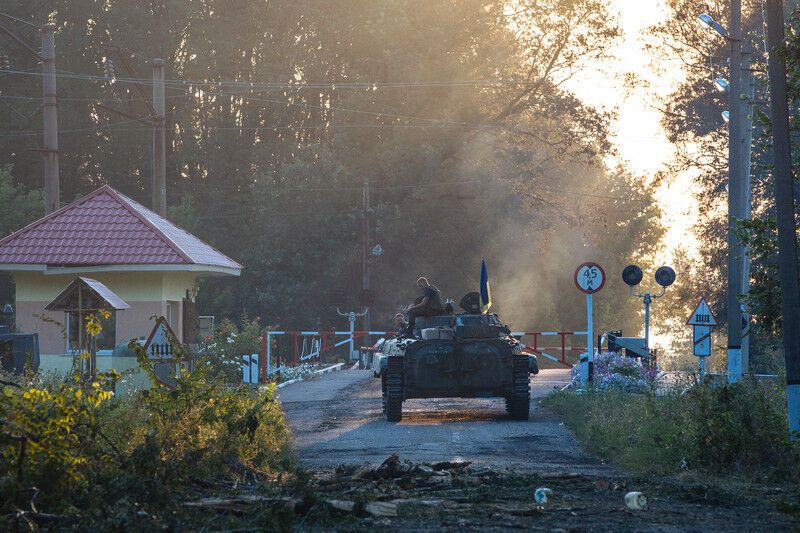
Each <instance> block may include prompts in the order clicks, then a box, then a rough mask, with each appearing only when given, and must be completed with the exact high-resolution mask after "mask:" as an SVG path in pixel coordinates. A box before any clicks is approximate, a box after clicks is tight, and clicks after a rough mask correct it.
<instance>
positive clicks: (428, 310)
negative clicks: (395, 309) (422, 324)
mask: <svg viewBox="0 0 800 533" xmlns="http://www.w3.org/2000/svg"><path fill="white" fill-rule="evenodd" d="M417 287H419V288H420V291H421V292H422V294H421V295H420V297H419V298H417V299H416V300H415V301H414V304H413V305H409V306H408V307H406V315H407V316H408V327H407V328H406V336H408V337H413V336H414V323H415V322H416V320H417V317H418V316H436V315H439V314H441V313H442V312H444V303H443V301H442V293H441V292H439V289H437V288H436V287H434V286H433V285H431V284H430V282H428V279H427V278H425V277H420V278H419V279H417Z"/></svg>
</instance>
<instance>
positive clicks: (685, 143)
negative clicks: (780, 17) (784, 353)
mask: <svg viewBox="0 0 800 533" xmlns="http://www.w3.org/2000/svg"><path fill="white" fill-rule="evenodd" d="M668 4H669V8H670V12H671V16H670V18H669V19H668V20H666V21H665V22H664V23H663V24H660V25H659V26H657V27H655V28H653V32H654V34H655V35H656V36H658V37H659V38H661V39H662V40H663V42H665V43H667V44H668V45H669V46H670V49H671V50H673V51H674V53H675V54H676V55H677V56H678V57H679V58H680V60H681V63H682V64H683V65H684V72H685V74H686V78H685V80H684V81H683V83H681V85H680V86H679V87H678V89H677V90H676V91H675V92H674V93H673V94H671V95H670V97H669V99H668V101H666V102H664V120H663V124H664V127H665V128H666V130H667V132H668V133H669V135H670V139H671V140H672V141H673V142H675V143H676V146H677V147H678V152H677V154H678V157H677V158H676V160H675V161H674V162H673V164H672V165H671V168H670V169H669V171H668V172H667V173H668V174H671V175H675V174H677V173H681V172H689V173H691V174H692V175H694V176H697V178H696V183H697V184H698V186H697V189H696V190H695V194H696V197H697V203H698V206H699V209H700V220H699V221H698V222H697V225H696V227H695V232H696V234H697V236H698V238H699V240H700V246H699V258H697V260H688V259H687V260H684V261H682V262H681V263H682V264H681V265H680V267H681V272H684V273H685V275H686V276H687V277H689V278H690V279H691V283H689V284H679V285H678V287H677V290H676V291H673V294H672V295H671V298H670V300H671V303H672V305H673V306H675V308H676V309H679V312H677V313H676V314H679V315H680V316H688V313H689V312H690V311H691V309H690V308H689V307H688V306H691V305H692V304H693V303H694V302H695V301H696V300H697V297H698V296H699V295H703V296H705V297H706V298H707V299H708V301H709V303H710V304H711V305H712V307H713V310H714V312H715V314H716V316H717V318H718V319H721V320H722V321H724V319H725V316H726V290H727V287H726V282H725V280H726V278H725V276H726V271H727V263H726V261H727V241H726V238H727V221H728V219H727V216H726V213H727V192H726V191H727V188H726V186H727V164H728V157H727V138H728V132H727V127H726V124H725V123H724V121H723V119H722V117H721V116H720V114H721V112H722V111H723V110H725V109H726V108H727V106H728V98H727V94H726V93H720V92H718V91H716V90H715V89H714V88H713V85H712V81H713V80H714V79H715V78H718V77H722V78H725V79H729V78H730V76H729V73H728V70H729V69H728V67H727V65H726V59H727V55H728V53H729V47H728V46H727V43H726V42H725V40H724V39H723V38H722V37H720V36H719V35H717V34H716V33H715V32H714V31H712V30H709V29H708V28H706V27H705V26H703V25H702V24H700V23H699V22H698V20H697V15H699V14H700V13H709V14H711V16H712V17H713V18H714V19H715V20H717V21H719V22H720V23H721V24H722V25H723V26H727V25H728V12H727V5H728V4H727V3H717V4H714V5H709V4H708V2H703V1H700V0H670V1H669V2H668ZM742 4H743V5H742V7H743V11H742V17H743V35H744V36H745V38H746V40H747V43H748V44H750V45H751V46H752V50H753V54H752V58H751V64H750V68H751V70H752V74H753V76H754V83H755V85H754V88H753V98H752V99H751V103H752V106H753V108H752V109H753V111H752V116H753V124H754V127H753V143H752V150H753V152H752V163H751V167H750V173H751V181H752V188H751V191H752V198H753V220H752V222H744V221H740V223H739V230H740V234H741V236H742V237H743V239H744V240H745V242H746V243H747V244H748V245H749V246H750V252H751V257H752V266H751V269H752V270H751V288H750V292H749V294H748V295H747V296H746V297H743V298H742V301H743V302H744V303H745V305H746V308H747V311H748V312H749V313H750V314H751V315H752V316H753V327H752V329H751V360H752V368H754V369H755V370H756V371H767V368H769V367H770V366H771V361H772V352H773V350H774V347H775V346H778V345H779V344H780V343H779V338H777V337H778V336H779V335H780V332H781V324H780V313H779V310H780V305H779V287H778V278H777V268H776V264H777V263H776V256H777V235H776V231H775V221H774V210H773V209H772V207H771V206H772V205H773V202H772V195H773V188H772V179H773V177H772V139H771V134H772V132H771V128H770V124H769V90H768V85H767V82H768V75H767V74H768V73H767V61H766V50H765V49H764V46H765V41H766V36H765V31H766V28H765V21H764V18H763V17H764V12H763V5H762V3H761V2H755V1H745V2H742ZM787 8H788V9H789V10H794V11H793V12H792V11H789V15H788V17H787V27H786V36H787V41H786V49H785V50H782V51H779V52H777V53H782V54H785V57H786V60H787V68H788V72H789V76H788V81H789V99H790V101H789V104H790V109H791V110H793V112H791V113H790V115H791V116H792V118H791V121H790V127H791V129H792V132H793V135H792V142H793V159H794V164H793V168H794V172H795V174H796V172H797V169H798V163H800V144H798V142H797V140H798V139H800V137H798V135H797V132H798V131H799V130H798V128H800V122H798V120H797V116H798V114H797V109H798V104H799V103H800V100H799V99H798V97H799V96H800V53H798V51H800V33H799V32H800V11H798V10H797V7H796V6H793V5H791V3H789V4H788V5H787Z"/></svg>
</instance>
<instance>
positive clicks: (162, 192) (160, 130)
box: [153, 59, 167, 218]
mask: <svg viewBox="0 0 800 533" xmlns="http://www.w3.org/2000/svg"><path fill="white" fill-rule="evenodd" d="M153 109H154V111H155V116H154V117H153V211H155V212H156V213H158V214H159V215H161V216H162V217H164V218H166V216H167V140H166V132H165V130H164V128H165V123H166V104H165V96H164V60H163V59H153Z"/></svg>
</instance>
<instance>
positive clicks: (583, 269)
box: [575, 262, 606, 294]
mask: <svg viewBox="0 0 800 533" xmlns="http://www.w3.org/2000/svg"><path fill="white" fill-rule="evenodd" d="M605 283H606V273H605V271H603V267H601V266H600V265H598V264H597V263H592V262H589V263H583V264H582V265H580V266H579V267H578V269H577V270H576V271H575V286H576V287H578V290H579V291H581V292H583V293H586V294H594V293H596V292H598V291H600V289H602V288H603V285H605Z"/></svg>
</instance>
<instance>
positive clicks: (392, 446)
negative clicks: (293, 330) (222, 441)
mask: <svg viewBox="0 0 800 533" xmlns="http://www.w3.org/2000/svg"><path fill="white" fill-rule="evenodd" d="M568 372H569V371H568V370H542V372H541V373H540V374H539V375H538V376H534V377H532V378H531V390H532V396H533V398H534V399H533V401H531V416H530V420H529V421H528V422H519V421H513V420H510V419H509V418H508V417H507V415H506V413H505V404H504V401H503V400H502V399H432V400H408V401H406V402H404V403H403V421H402V422H399V423H390V422H386V420H385V419H384V418H383V413H382V410H381V392H380V381H379V380H378V379H375V378H373V377H372V373H371V372H369V371H366V370H343V371H339V372H333V373H330V374H326V375H324V376H322V377H320V378H318V379H315V380H312V381H304V382H300V383H296V384H293V385H289V386H286V387H284V388H283V389H280V392H279V395H280V399H281V402H282V403H283V406H284V410H285V412H286V416H287V418H288V420H289V423H290V424H291V426H292V429H293V431H294V435H295V444H296V449H297V453H298V457H299V460H300V462H301V463H302V464H303V465H305V466H307V467H310V468H316V469H320V468H322V469H327V468H333V467H335V466H337V465H340V464H363V463H371V462H380V461H383V460H384V459H386V458H387V457H388V456H389V455H391V454H393V453H398V454H400V458H401V459H410V460H412V461H415V462H417V461H423V462H437V461H454V460H463V461H472V462H473V463H475V464H483V465H485V466H487V467H491V468H507V469H510V470H513V471H516V472H579V473H583V474H589V475H603V474H612V473H614V469H613V468H612V467H610V466H608V465H605V464H603V463H601V462H600V461H599V460H598V459H596V458H594V457H591V456H589V455H587V454H586V453H585V452H583V451H582V449H581V448H580V446H579V445H578V443H577V441H576V440H575V438H574V437H573V436H572V435H571V434H570V432H569V431H568V430H567V429H566V428H565V427H564V426H563V424H561V423H560V422H559V421H558V420H557V419H555V418H554V417H553V416H552V415H550V414H549V413H548V412H547V411H546V410H544V409H543V408H541V407H540V406H539V405H538V402H537V398H541V397H542V396H544V395H546V394H548V393H549V392H551V391H552V390H553V389H554V387H558V388H560V387H562V386H563V385H564V384H566V383H567V381H568Z"/></svg>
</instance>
